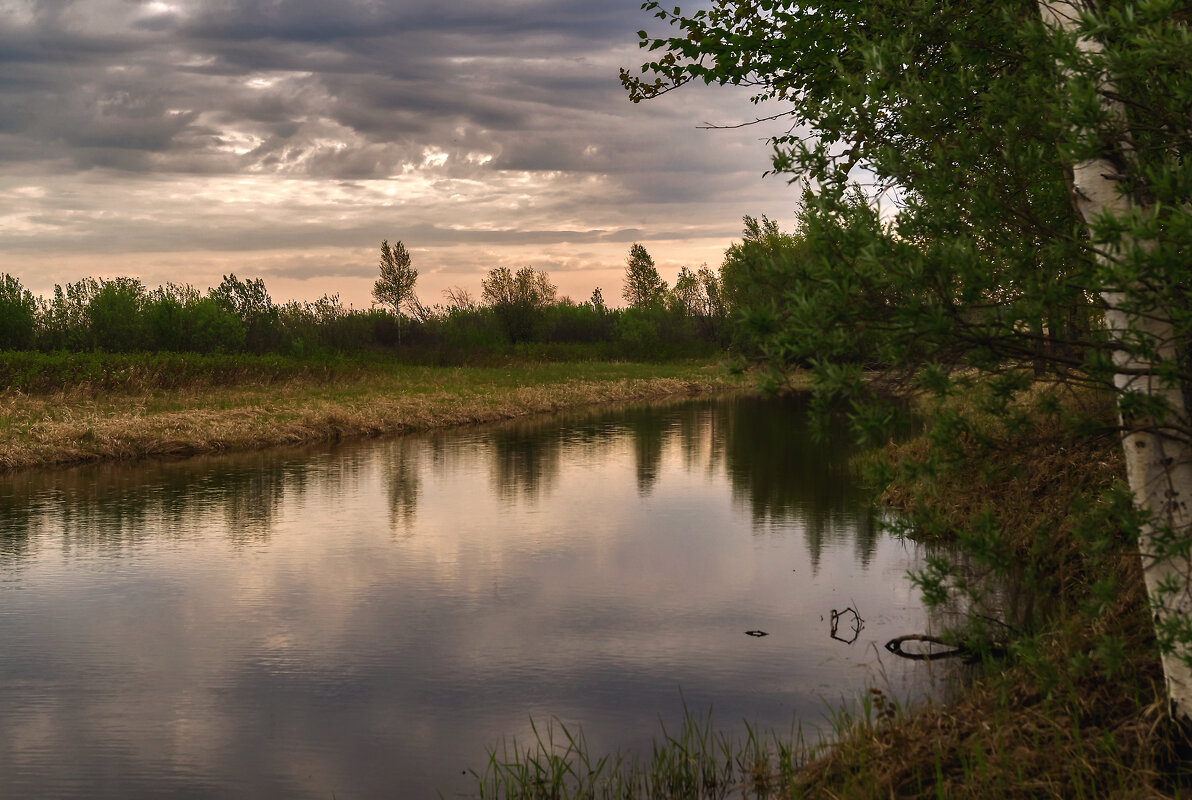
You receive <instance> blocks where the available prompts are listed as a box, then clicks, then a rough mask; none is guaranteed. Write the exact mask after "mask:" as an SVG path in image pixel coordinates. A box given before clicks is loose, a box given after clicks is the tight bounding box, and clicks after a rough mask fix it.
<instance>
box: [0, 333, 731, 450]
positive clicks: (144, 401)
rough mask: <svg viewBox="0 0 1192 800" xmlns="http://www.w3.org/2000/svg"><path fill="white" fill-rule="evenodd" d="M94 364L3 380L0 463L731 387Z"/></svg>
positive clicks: (685, 374) (538, 371) (449, 421)
mask: <svg viewBox="0 0 1192 800" xmlns="http://www.w3.org/2000/svg"><path fill="white" fill-rule="evenodd" d="M174 358H178V357H174ZM225 362H226V363H225ZM31 363H32V362H31ZM97 363H99V364H100V365H99V366H98V367H97V366H96V365H95V363H88V364H84V365H82V368H81V371H80V372H79V374H78V377H77V378H76V379H74V380H71V379H70V377H69V372H68V370H65V368H64V369H63V370H61V371H63V374H66V375H67V377H66V378H60V377H54V378H53V379H51V380H47V379H45V377H44V370H42V371H40V372H36V373H33V374H30V375H27V376H22V375H13V376H12V377H10V379H9V381H8V387H9V388H7V389H6V390H5V391H3V392H2V393H0V471H13V470H19V469H28V468H33V467H52V466H67V465H74V464H81V463H89V462H97V461H117V460H133V459H141V458H154V457H183V456H189V455H197V454H200V453H218V452H233V451H244V450H254V449H261V448H265V447H273V446H278V445H290V444H298V443H302V442H317V441H326V440H337V439H343V438H349V437H367V436H379V435H383V434H397V433H405V432H410V431H419V430H427V429H430V428H441V427H448V426H455V425H467V424H474V423H482V422H494V421H498V420H506V419H513V418H515V417H520V416H526V415H530V414H541V413H550V412H554V411H560V410H563V409H568V408H577V407H581V406H587V405H594V404H601V403H616V402H627V401H634V400H647V399H655V398H662V397H670V396H677V395H699V394H706V393H713V392H726V391H732V390H735V389H739V388H741V386H742V381H741V380H740V379H738V378H736V377H733V376H731V375H729V374H728V372H727V371H726V370H725V369H724V368H722V367H721V366H719V365H717V364H712V363H694V362H684V363H667V364H635V363H610V362H578V363H562V364H558V363H556V364H535V363H523V364H508V365H504V366H499V367H421V366H407V365H401V364H395V363H391V362H384V361H367V362H347V363H331V364H319V363H316V364H306V363H303V362H294V363H290V362H287V361H285V360H279V359H276V358H269V359H262V360H261V362H260V363H259V364H257V365H255V366H256V367H257V368H256V369H254V362H253V361H252V359H250V358H245V357H238V358H236V359H234V360H228V359H222V360H221V359H218V358H205V357H195V358H192V359H189V360H186V359H183V360H180V361H178V362H177V363H174V362H173V361H169V362H168V363H167V362H163V363H161V364H157V363H156V362H154V361H152V360H151V359H135V358H134V359H128V360H127V361H122V360H121V359H120V358H119V357H115V358H111V359H108V360H107V361H101V362H97ZM33 366H36V364H35V363H34V364H33ZM10 372H11V370H10ZM14 387H15V388H14ZM22 387H23V388H22ZM39 388H40V390H39Z"/></svg>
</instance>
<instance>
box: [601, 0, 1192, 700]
mask: <svg viewBox="0 0 1192 800" xmlns="http://www.w3.org/2000/svg"><path fill="white" fill-rule="evenodd" d="M643 7H644V8H646V9H647V10H649V11H651V12H653V13H654V15H655V17H656V18H658V19H661V20H663V21H665V22H666V23H668V24H669V25H670V26H672V27H673V28H675V29H676V30H674V31H673V33H672V34H671V35H668V36H662V37H652V36H651V35H650V34H649V33H647V32H645V31H642V32H641V33H640V37H641V39H642V46H643V47H646V48H648V49H649V50H651V51H654V52H656V53H657V52H658V51H661V53H659V54H657V55H655V56H653V57H652V59H653V60H651V61H649V62H647V63H646V64H644V65H642V73H643V76H644V77H641V78H638V77H635V76H634V75H632V74H631V73H630V72H629V71H628V70H623V71H622V82H623V83H624V85H625V86H626V88H627V89H628V90H629V93H630V97H631V99H632V100H634V101H640V100H643V99H648V98H651V97H656V96H658V95H660V94H663V93H666V92H668V91H671V90H673V89H676V88H678V87H681V86H683V85H684V84H686V83H688V82H690V81H696V80H698V81H702V82H704V83H717V84H721V85H724V84H732V85H743V86H748V87H751V90H752V92H753V99H754V101H755V102H757V103H759V104H766V108H767V109H768V110H770V111H777V113H776V114H775V115H773V116H776V117H786V118H787V119H786V122H787V123H789V128H788V132H787V133H783V134H780V135H778V136H776V137H774V138H773V139H772V140H771V143H772V145H773V147H774V155H773V168H774V171H775V172H776V173H779V174H783V175H786V176H788V177H790V178H791V179H792V180H793V181H799V182H801V183H802V186H803V189H804V195H803V204H802V211H801V214H800V219H799V223H800V224H799V229H798V230H797V231H796V232H795V233H794V234H789V235H784V234H781V233H780V232H779V231H778V230H777V228H776V227H774V226H769V225H766V224H762V225H759V226H750V227H747V230H746V241H745V242H743V243H742V244H741V245H740V246H738V247H737V248H735V249H734V250H732V251H730V253H729V256H728V259H727V260H726V264H725V267H724V270H723V273H724V277H725V285H726V289H727V290H728V291H729V292H730V293H733V294H734V295H735V299H736V300H737V311H738V313H739V315H740V317H741V319H742V320H743V321H744V322H745V330H746V331H747V336H748V340H749V342H750V343H751V344H752V345H753V346H754V348H755V351H754V352H755V354H756V355H759V356H760V357H762V358H763V359H764V360H765V362H766V363H767V364H768V365H770V366H771V367H772V368H773V369H774V370H775V371H776V372H777V373H779V375H781V373H782V372H784V371H785V370H788V369H790V368H791V367H792V366H795V365H800V364H806V365H810V366H813V367H814V368H815V374H816V381H817V390H818V393H819V397H820V401H821V403H820V406H821V408H822V409H825V410H826V409H828V408H830V407H831V403H830V401H831V400H832V399H833V398H835V397H839V396H844V397H846V398H848V399H849V400H850V402H851V403H852V404H853V405H852V408H853V417H854V419H855V421H856V422H857V424H858V427H859V428H861V429H862V432H863V433H866V434H869V435H881V436H883V438H884V428H885V425H886V423H887V422H888V420H889V419H890V418H891V415H892V414H893V412H894V411H895V410H896V407H895V406H891V405H889V404H886V403H884V402H882V400H883V398H884V397H885V396H886V395H887V391H886V390H889V389H903V388H913V389H918V390H925V391H926V392H928V393H930V394H931V395H934V396H936V397H939V398H942V399H948V398H954V397H962V398H965V399H966V400H967V401H968V402H969V407H968V408H962V409H960V410H959V411H956V410H955V409H953V412H950V413H947V414H943V415H942V416H940V417H937V418H935V419H934V420H933V426H934V428H935V429H936V431H937V432H938V440H939V451H938V452H937V453H935V454H934V456H933V458H938V459H942V462H943V463H944V464H950V465H957V464H961V463H963V453H964V449H963V448H964V444H965V443H966V442H972V441H980V440H981V437H982V436H983V435H984V434H983V433H982V425H981V419H982V417H983V416H984V415H988V416H990V417H992V418H994V419H997V420H1000V423H999V424H1002V425H1004V426H1006V428H1007V430H1009V431H1012V432H1013V431H1021V430H1023V429H1025V426H1027V424H1028V421H1029V418H1030V415H1029V413H1028V412H1027V410H1026V408H1025V407H1024V405H1023V404H1024V403H1025V402H1026V401H1028V400H1029V401H1030V402H1037V403H1039V404H1040V405H1041V406H1048V407H1051V408H1057V407H1059V406H1060V400H1061V398H1062V392H1063V391H1064V387H1066V386H1073V385H1089V386H1093V387H1097V388H1098V389H1099V390H1101V391H1103V392H1107V393H1115V394H1116V397H1117V402H1118V405H1119V408H1120V410H1121V413H1122V418H1123V420H1124V424H1125V425H1126V426H1132V427H1126V430H1127V431H1138V432H1140V433H1141V432H1152V433H1153V432H1158V433H1159V434H1161V435H1162V436H1163V437H1164V439H1163V441H1164V442H1166V443H1167V445H1170V446H1172V447H1174V448H1177V451H1178V452H1185V453H1186V452H1187V451H1188V448H1189V444H1190V443H1189V438H1190V437H1192V427H1190V426H1189V425H1188V422H1187V420H1186V419H1185V418H1183V416H1182V413H1183V412H1182V409H1181V407H1180V406H1181V405H1182V404H1181V403H1180V402H1178V401H1177V400H1176V398H1178V397H1180V396H1181V395H1182V396H1183V397H1185V398H1192V369H1190V368H1189V366H1190V365H1192V359H1190V356H1189V353H1190V351H1192V304H1190V303H1189V302H1188V300H1189V298H1188V294H1187V292H1188V287H1189V286H1192V261H1190V259H1189V257H1188V254H1189V253H1192V159H1190V158H1189V153H1190V152H1192V116H1190V115H1189V114H1188V109H1189V108H1192V69H1190V68H1189V67H1192V61H1190V59H1192V55H1190V53H1192V36H1190V34H1189V30H1188V20H1189V16H1190V12H1189V7H1188V5H1187V3H1186V2H1178V0H1137V1H1136V2H1133V1H1131V0H1106V1H1105V2H1097V3H1083V2H1082V3H1077V2H1066V1H1065V0H1056V1H1055V2H1035V0H1013V2H978V3H976V4H975V5H974V4H972V3H967V4H955V5H948V4H942V5H941V4H939V3H934V2H927V0H911V1H910V2H906V0H898V1H897V2H895V1H894V0H872V1H870V2H864V3H853V2H842V1H830V2H827V3H818V4H814V5H810V6H809V5H806V4H801V3H795V2H792V1H788V0H777V1H775V0H740V1H739V2H737V1H735V0H712V2H711V4H710V6H709V7H706V8H701V9H699V10H696V11H694V12H692V13H688V14H684V13H683V11H682V10H681V9H680V8H678V7H674V8H672V7H669V6H663V5H662V4H661V3H659V2H653V1H651V2H647V3H645V4H644V6H643ZM1041 7H1042V8H1044V9H1047V8H1058V9H1059V12H1058V13H1059V14H1061V15H1066V14H1070V15H1071V19H1072V24H1071V25H1067V24H1064V25H1059V24H1054V23H1055V19H1054V18H1048V17H1047V16H1046V15H1045V14H1044V15H1041V13H1040V10H1041ZM1090 179H1091V180H1099V181H1101V183H1102V185H1104V184H1107V183H1109V181H1111V180H1112V181H1113V183H1114V186H1115V187H1116V192H1115V191H1113V190H1110V191H1107V192H1105V197H1107V198H1109V199H1104V198H1102V199H1100V200H1094V198H1093V196H1092V194H1091V193H1090V192H1089V191H1087V187H1088V185H1089V184H1088V181H1089V180H1090ZM1074 186H1075V187H1076V188H1078V189H1080V191H1079V192H1076V193H1075V195H1074V196H1073V194H1074V193H1073V192H1072V187H1074ZM1082 187H1083V188H1082ZM1073 199H1075V200H1076V201H1077V202H1076V203H1075V204H1074V203H1073V202H1072V201H1073ZM784 236H785V237H786V238H784ZM1107 320H1109V321H1110V322H1111V324H1107ZM875 368H877V369H879V370H880V372H879V371H875ZM1041 381H1043V382H1048V383H1051V384H1052V385H1053V386H1055V387H1057V388H1056V389H1055V391H1052V392H1046V391H1043V392H1042V393H1041V394H1040V395H1038V396H1036V395H1034V394H1033V392H1036V391H1041V390H1038V389H1037V386H1038V384H1039V383H1040V382H1041ZM1073 424H1074V425H1076V426H1078V427H1080V426H1084V427H1086V428H1087V427H1090V426H1095V425H1097V424H1101V421H1100V420H1099V419H1096V418H1090V417H1087V416H1081V415H1080V414H1076V415H1075V419H1074V421H1073ZM1131 435H1134V434H1133V433H1131ZM1167 445H1165V446H1167ZM1181 449H1182V450H1181ZM1183 461H1184V459H1182V458H1181V459H1177V460H1176V462H1175V463H1169V464H1168V467H1167V469H1168V479H1169V480H1173V478H1172V476H1173V475H1176V471H1177V470H1180V469H1185V467H1183V466H1181V465H1182V464H1183ZM1131 463H1133V462H1131ZM936 465H937V466H938V462H936ZM1186 489H1187V487H1186V486H1184V485H1182V484H1180V485H1179V486H1176V487H1175V491H1185V490H1186ZM1134 491H1135V493H1136V502H1145V501H1144V500H1141V499H1140V498H1141V497H1142V494H1140V493H1139V489H1138V488H1135V489H1134ZM1086 499H1087V498H1086ZM1163 503H1167V501H1166V500H1163V501H1162V503H1158V504H1154V505H1151V506H1149V508H1148V509H1146V510H1147V511H1148V513H1153V514H1155V515H1156V516H1155V517H1154V518H1153V522H1152V523H1151V524H1150V525H1149V526H1150V527H1153V528H1154V530H1155V533H1156V536H1155V537H1153V538H1152V539H1150V541H1151V542H1152V544H1153V546H1154V549H1153V550H1148V551H1147V552H1146V553H1145V555H1146V557H1147V558H1148V559H1150V558H1155V559H1157V560H1158V561H1159V562H1162V563H1177V564H1178V563H1183V564H1185V565H1186V563H1187V562H1186V558H1187V552H1188V548H1189V546H1190V544H1192V538H1190V537H1189V535H1188V530H1187V529H1186V525H1185V523H1184V522H1180V523H1179V525H1180V526H1181V527H1179V528H1178V529H1177V528H1173V527H1170V526H1169V525H1167V524H1166V523H1164V521H1163V520H1164V518H1163V517H1162V516H1160V515H1165V514H1168V513H1169V510H1168V509H1169V508H1174V505H1172V504H1169V503H1168V504H1167V505H1166V506H1163ZM1177 517H1178V515H1174V514H1173V516H1172V518H1173V519H1175V518H1177ZM1155 523H1158V524H1155ZM972 524H973V525H974V527H973V529H972V530H970V531H968V534H971V535H968V536H967V539H966V541H967V542H968V549H969V550H970V551H974V552H975V553H976V554H978V555H981V556H984V557H986V558H987V559H988V560H989V561H990V562H991V563H993V564H996V563H997V562H998V561H999V559H1000V556H999V555H998V553H997V551H996V548H995V547H993V546H992V544H991V543H992V542H993V541H995V540H996V534H997V531H998V530H999V526H1001V525H1005V524H1010V523H1008V521H1006V520H1004V519H1001V518H999V517H998V516H997V515H996V514H994V515H993V516H989V517H985V518H982V519H980V520H973V523H972ZM1114 524H1116V523H1110V522H1108V521H1106V520H1102V521H1101V522H1100V523H1098V524H1096V525H1093V524H1092V523H1090V526H1089V530H1096V531H1098V533H1097V534H1096V536H1094V537H1093V538H1092V539H1090V540H1089V544H1090V546H1092V547H1102V546H1105V543H1106V542H1108V541H1112V540H1113V539H1114V537H1115V536H1118V535H1120V533H1121V532H1120V531H1119V530H1115V529H1114ZM1171 524H1172V525H1174V524H1175V523H1171ZM1146 527H1148V526H1144V528H1142V529H1140V535H1142V533H1141V531H1142V530H1145V528H1146ZM1147 535H1149V534H1147ZM1168 559H1176V560H1174V561H1170V562H1168ZM1180 559H1183V561H1182V562H1181V561H1179V560H1180ZM1040 577H1041V576H1040ZM1185 577H1186V576H1185ZM1094 582H1095V579H1094ZM1173 590H1177V591H1174V592H1173ZM1184 591H1185V590H1179V589H1178V587H1175V586H1167V587H1165V588H1163V589H1162V590H1161V592H1160V595H1159V596H1156V598H1157V599H1156V598H1153V601H1154V602H1156V603H1157V604H1159V605H1158V606H1157V607H1160V608H1161V607H1163V606H1166V604H1167V603H1168V602H1169V600H1170V598H1172V597H1178V596H1179V595H1180V594H1183V593H1184ZM1164 597H1165V598H1167V599H1163V598H1164ZM1185 607H1186V606H1185ZM1158 617H1159V618H1160V622H1161V624H1160V626H1159V628H1160V631H1159V633H1160V636H1161V639H1162V640H1163V643H1164V644H1165V649H1168V650H1169V651H1170V647H1174V646H1177V643H1178V646H1180V647H1183V648H1185V649H1184V650H1183V656H1182V657H1183V658H1185V659H1192V625H1190V624H1189V622H1188V616H1187V614H1186V613H1185V612H1176V613H1174V614H1166V613H1165V612H1164V613H1160V614H1159V615H1158ZM1185 713H1186V712H1185Z"/></svg>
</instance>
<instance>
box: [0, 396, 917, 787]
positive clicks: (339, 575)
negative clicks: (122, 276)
mask: <svg viewBox="0 0 1192 800" xmlns="http://www.w3.org/2000/svg"><path fill="white" fill-rule="evenodd" d="M800 411H801V410H800V407H799V405H798V402H797V401H789V400H788V401H767V400H760V399H755V398H739V399H735V400H730V401H722V402H713V401H688V402H681V403H674V404H668V405H661V406H659V405H655V406H647V407H641V406H637V407H627V408H623V409H616V410H611V411H610V410H602V411H593V412H589V413H580V414H575V415H571V416H568V417H565V418H554V419H548V420H531V421H526V422H522V423H518V424H512V425H504V426H497V427H492V428H476V429H469V430H464V431H454V432H439V433H433V434H427V435H423V436H410V437H403V438H400V439H390V440H378V441H374V442H365V443H358V444H348V445H339V446H333V447H314V448H305V449H289V450H276V451H270V452H266V453H258V454H252V455H248V456H241V457H235V458H206V459H192V460H188V461H185V462H177V463H150V464H142V465H137V466H134V467H115V466H104V467H92V468H86V469H78V470H72V471H68V472H58V473H27V474H22V475H17V476H11V477H9V478H7V479H6V480H4V481H2V482H0V641H2V642H3V643H4V647H3V648H2V649H0V796H40V797H54V796H58V797H74V796H79V797H81V796H86V797H122V798H135V797H148V796H160V795H163V794H168V795H185V796H193V797H223V796H252V795H256V796H271V797H272V796H287V797H305V796H311V797H316V796H317V797H327V796H331V795H332V794H334V795H335V796H339V797H382V796H392V795H393V794H395V793H396V794H398V795H400V796H408V797H424V796H425V797H430V796H434V790H435V789H441V790H443V791H444V793H445V794H447V795H448V796H450V795H451V794H452V793H453V792H454V791H457V790H459V789H460V788H462V786H463V785H466V783H465V784H463V785H461V783H460V779H459V773H460V771H461V770H462V769H464V768H467V767H479V766H480V765H481V763H482V761H483V759H484V755H485V748H486V747H487V746H488V745H490V744H492V743H494V742H495V741H496V739H497V738H498V737H499V736H502V735H506V734H512V735H525V734H528V721H529V719H530V717H531V715H532V716H534V717H535V718H537V719H540V720H541V719H545V718H548V717H550V716H557V717H559V718H561V719H563V720H564V721H565V722H567V723H568V724H578V725H582V727H583V728H584V730H585V733H586V734H587V735H588V738H589V740H590V741H591V742H592V743H593V745H594V746H595V747H597V748H600V747H616V746H629V747H633V746H641V745H644V744H646V742H647V741H648V737H649V736H650V735H651V734H652V733H653V731H655V730H656V723H657V719H658V718H659V716H662V717H664V718H667V719H669V720H671V721H673V719H674V717H675V715H676V714H677V713H678V712H679V708H680V700H679V691H680V690H682V692H683V693H684V696H685V697H686V700H687V702H688V704H689V705H690V706H691V707H693V708H696V709H703V708H707V706H708V705H709V704H714V705H715V707H716V709H717V711H718V719H719V720H721V721H722V722H723V723H724V724H725V725H726V726H732V725H734V724H736V722H737V721H738V720H740V719H741V718H743V717H745V718H749V719H751V720H752V721H754V722H757V723H758V724H759V725H760V726H761V727H763V728H765V727H776V728H779V729H783V730H785V729H786V728H787V727H788V726H789V725H790V724H791V722H792V719H793V718H794V716H795V715H799V716H800V717H801V719H802V720H803V721H804V722H805V723H810V724H814V723H815V722H816V721H817V720H819V719H820V715H821V713H822V710H823V707H824V706H823V700H824V699H825V698H827V699H829V700H831V701H835V700H837V699H839V698H841V697H847V696H851V694H852V693H853V692H855V691H857V690H858V689H860V688H862V687H863V686H864V685H865V684H866V682H867V681H869V680H873V679H875V678H877V677H878V676H880V675H883V674H884V675H885V678H886V679H887V680H888V681H890V682H891V687H890V688H892V689H893V690H895V691H896V692H897V693H900V694H906V693H915V692H920V691H923V684H922V675H923V669H922V665H911V667H909V668H908V667H907V666H906V665H902V664H886V665H884V666H883V665H881V664H879V663H878V661H877V659H878V657H879V654H878V651H879V650H880V644H881V643H882V642H884V641H885V640H886V639H888V638H891V637H892V636H894V635H898V634H902V633H908V632H920V631H924V630H926V629H928V627H929V626H928V619H927V617H926V615H925V614H924V612H923V610H922V609H921V607H920V605H919V603H918V600H917V598H916V596H915V594H914V592H913V590H912V589H911V588H910V587H909V586H908V584H907V582H906V581H905V579H904V577H903V576H904V573H905V571H906V569H907V568H908V566H910V565H912V564H913V563H914V562H915V561H916V559H917V558H918V555H917V554H916V553H915V552H914V551H913V549H912V548H910V547H909V546H908V545H906V544H905V543H903V542H900V541H897V540H894V539H891V538H889V537H885V536H882V535H879V534H878V533H877V532H876V531H875V528H874V526H873V525H872V520H871V514H872V512H871V510H870V506H869V502H868V497H867V496H866V495H865V493H864V492H863V491H862V490H861V489H859V488H858V487H856V486H855V485H854V484H853V482H852V481H851V480H850V478H849V475H848V469H847V461H848V458H849V456H850V451H849V448H848V446H847V445H845V444H841V443H840V441H843V440H839V441H838V442H837V443H835V444H833V445H831V446H827V447H824V446H820V445H816V444H814V443H813V442H812V441H811V438H810V435H809V432H808V430H807V428H806V425H805V424H804V422H803V421H802V417H801V413H800ZM849 605H852V606H855V607H856V608H857V609H858V610H859V611H860V613H861V614H862V615H863V616H864V617H865V627H864V630H863V631H860V632H859V638H858V640H857V641H856V642H855V643H853V644H852V645H848V644H845V643H842V642H837V641H833V640H832V639H831V638H830V637H829V624H828V622H827V621H826V618H827V616H828V615H829V612H830V609H832V608H844V607H845V606H849ZM747 630H765V631H766V632H767V633H768V634H769V635H768V636H766V637H764V638H760V637H758V638H750V637H748V636H745V635H744V632H745V631H747ZM875 645H876V646H875Z"/></svg>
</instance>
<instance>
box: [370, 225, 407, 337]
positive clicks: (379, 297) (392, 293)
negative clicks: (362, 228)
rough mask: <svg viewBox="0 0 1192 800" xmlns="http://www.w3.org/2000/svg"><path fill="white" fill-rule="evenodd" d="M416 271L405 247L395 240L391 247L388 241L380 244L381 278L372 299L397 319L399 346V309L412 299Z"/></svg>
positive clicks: (375, 285)
mask: <svg viewBox="0 0 1192 800" xmlns="http://www.w3.org/2000/svg"><path fill="white" fill-rule="evenodd" d="M417 280H418V270H417V269H415V268H414V266H413V265H412V264H411V263H410V254H409V252H408V251H407V250H406V246H405V245H404V244H402V243H401V240H400V239H399V240H397V241H396V242H395V243H394V244H393V246H392V247H390V246H389V240H388V239H385V240H382V242H381V277H379V278H377V282H376V283H375V284H373V290H372V295H373V299H374V300H376V301H377V302H378V303H380V304H381V305H386V306H389V307H390V308H392V309H393V313H394V315H395V316H396V317H397V342H398V344H401V309H402V306H403V305H406V306H408V305H409V304H410V301H411V300H412V299H413V297H414V282H415V281H417Z"/></svg>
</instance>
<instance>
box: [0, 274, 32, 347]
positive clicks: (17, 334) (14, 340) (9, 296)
mask: <svg viewBox="0 0 1192 800" xmlns="http://www.w3.org/2000/svg"><path fill="white" fill-rule="evenodd" d="M36 315H37V301H36V300H35V299H34V297H33V294H32V292H30V291H29V290H28V289H26V288H25V287H23V286H21V282H20V281H19V280H17V279H16V278H14V277H13V276H12V275H9V274H8V273H7V272H5V273H2V274H0V350H22V349H25V348H27V347H31V346H32V345H33V332H34V326H35V324H36V320H37V317H36Z"/></svg>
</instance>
